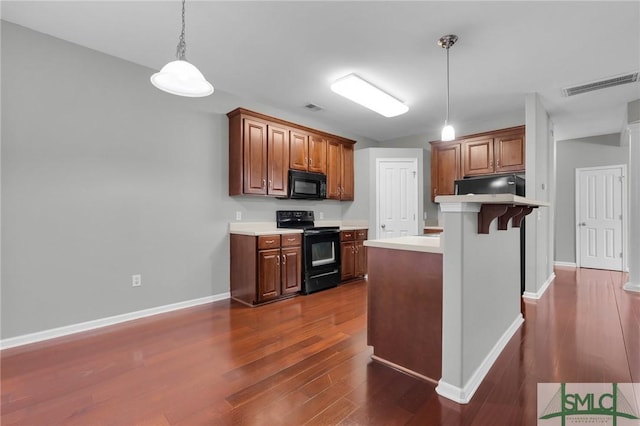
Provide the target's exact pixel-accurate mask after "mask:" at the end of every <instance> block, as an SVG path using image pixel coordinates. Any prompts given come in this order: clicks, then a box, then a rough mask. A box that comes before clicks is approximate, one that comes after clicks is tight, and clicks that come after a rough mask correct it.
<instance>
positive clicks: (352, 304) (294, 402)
mask: <svg viewBox="0 0 640 426" xmlns="http://www.w3.org/2000/svg"><path fill="white" fill-rule="evenodd" d="M556 274H557V278H556V280H555V283H554V284H553V285H552V286H551V287H550V288H549V290H548V291H547V292H546V293H545V295H544V297H543V298H542V299H541V300H539V301H534V302H526V303H525V304H524V311H525V312H524V313H525V319H526V321H525V324H524V325H523V327H521V329H520V330H519V331H518V332H517V333H516V335H515V336H514V337H513V339H512V340H511V341H510V342H509V344H508V345H507V347H506V348H505V350H504V351H503V353H502V354H501V355H500V357H499V358H498V360H497V362H496V364H495V365H494V367H493V368H492V369H491V371H490V372H489V374H488V375H487V377H486V378H485V380H484V382H483V383H482V385H481V386H480V388H479V389H478V391H477V392H476V394H475V396H474V397H473V399H472V401H471V402H470V403H469V404H467V405H458V404H455V403H453V402H451V401H449V400H447V399H444V398H442V397H439V396H438V395H437V394H436V392H435V386H434V385H433V384H431V383H426V382H422V381H420V380H417V379H414V378H412V377H409V376H407V375H405V374H403V373H400V372H398V371H395V370H392V369H389V368H388V367H385V366H382V365H380V364H377V363H375V362H372V361H371V360H370V355H371V349H370V348H369V347H367V346H366V283H365V282H362V281H361V282H356V283H352V284H348V285H344V286H342V287H339V288H337V289H333V290H329V291H324V292H321V293H317V294H314V295H310V296H301V297H297V298H295V299H291V300H287V301H283V302H279V303H274V304H271V305H267V306H263V307H259V308H247V307H245V306H242V305H240V304H238V303H235V302H231V301H222V302H216V303H213V304H208V305H204V306H199V307H196V308H191V309H187V310H182V311H179V312H173V313H169V314H163V315H158V316H155V317H151V318H145V319H142V320H137V321H132V322H129V323H126V324H122V325H117V326H113V327H108V328H104V329H101V330H98V331H93V332H88V333H84V334H78V335H75V336H69V337H65V338H61V339H56V340H50V341H48V342H42V343H38V344H33V345H29V346H23V347H19V348H13V349H7V350H4V351H2V353H1V361H2V365H1V367H2V417H1V423H2V425H3V426H8V425H14V424H24V425H58V424H64V425H82V426H86V425H134V424H140V425H199V424H207V425H254V424H263V425H280V424H282V425H303V424H308V425H336V424H341V425H402V424H410V425H491V426H495V425H535V424H536V413H537V411H536V410H537V409H536V385H537V383H538V382H639V381H640V357H639V356H638V354H640V333H639V332H638V330H640V295H638V294H630V293H628V292H625V291H624V290H622V289H621V287H622V280H623V275H622V274H621V273H615V272H608V271H598V270H587V269H578V270H575V269H558V270H556ZM399 308H400V307H399Z"/></svg>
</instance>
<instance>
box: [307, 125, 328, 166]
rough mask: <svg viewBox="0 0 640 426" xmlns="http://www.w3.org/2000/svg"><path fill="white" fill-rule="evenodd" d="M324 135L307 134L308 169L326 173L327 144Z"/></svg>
mask: <svg viewBox="0 0 640 426" xmlns="http://www.w3.org/2000/svg"><path fill="white" fill-rule="evenodd" d="M328 145H329V143H328V140H327V138H326V137H323V136H319V135H313V134H312V135H309V171H310V172H313V173H322V174H327V146H328Z"/></svg>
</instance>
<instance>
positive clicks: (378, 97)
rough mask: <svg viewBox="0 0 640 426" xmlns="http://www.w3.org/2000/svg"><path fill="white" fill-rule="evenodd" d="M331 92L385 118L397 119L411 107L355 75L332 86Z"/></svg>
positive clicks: (339, 80) (350, 75)
mask: <svg viewBox="0 0 640 426" xmlns="http://www.w3.org/2000/svg"><path fill="white" fill-rule="evenodd" d="M331 90H333V91H334V92H336V93H337V94H339V95H341V96H344V97H345V98H347V99H349V100H351V101H353V102H355V103H357V104H360V105H362V106H363V107H366V108H369V109H370V110H372V111H375V112H377V113H378V114H380V115H383V116H385V117H395V116H397V115H400V114H404V113H405V112H407V111H409V107H408V106H406V105H405V104H403V103H402V102H400V101H399V100H397V99H396V98H394V97H393V96H391V95H389V94H387V93H385V92H383V91H382V90H380V89H378V88H377V87H375V86H373V85H372V84H370V83H368V82H366V81H364V80H363V79H361V78H360V77H358V76H357V75H355V74H349V75H347V76H344V77H342V78H340V79H338V80H336V81H335V82H334V83H333V84H332V85H331Z"/></svg>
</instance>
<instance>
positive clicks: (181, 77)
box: [151, 59, 213, 98]
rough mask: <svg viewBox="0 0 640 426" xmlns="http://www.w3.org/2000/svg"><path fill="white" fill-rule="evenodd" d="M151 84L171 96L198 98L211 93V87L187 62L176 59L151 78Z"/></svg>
mask: <svg viewBox="0 0 640 426" xmlns="http://www.w3.org/2000/svg"><path fill="white" fill-rule="evenodd" d="M151 83H152V84H153V85H154V86H156V87H157V88H158V89H160V90H163V91H165V92H167V93H171V94H172V95H178V96H187V97H191V98H199V97H202V96H209V95H210V94H212V93H213V86H212V85H211V83H209V82H208V81H207V80H205V78H204V76H203V75H202V73H201V72H200V71H199V70H198V68H196V67H195V66H193V65H192V64H190V63H189V62H187V61H185V60H182V59H178V60H177V61H173V62H169V63H168V64H167V65H165V66H164V67H162V69H161V70H160V72H157V73H155V74H153V75H152V76H151Z"/></svg>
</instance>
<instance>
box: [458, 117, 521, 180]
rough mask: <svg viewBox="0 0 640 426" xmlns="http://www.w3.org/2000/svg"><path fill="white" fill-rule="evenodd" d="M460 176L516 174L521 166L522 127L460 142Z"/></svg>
mask: <svg viewBox="0 0 640 426" xmlns="http://www.w3.org/2000/svg"><path fill="white" fill-rule="evenodd" d="M462 164H463V176H482V175H487V174H493V173H508V172H520V171H523V170H524V166H525V146H524V127H521V128H518V129H516V130H512V129H509V130H505V131H502V132H496V133H493V134H490V135H485V136H480V137H470V138H465V139H464V141H463V142H462Z"/></svg>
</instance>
